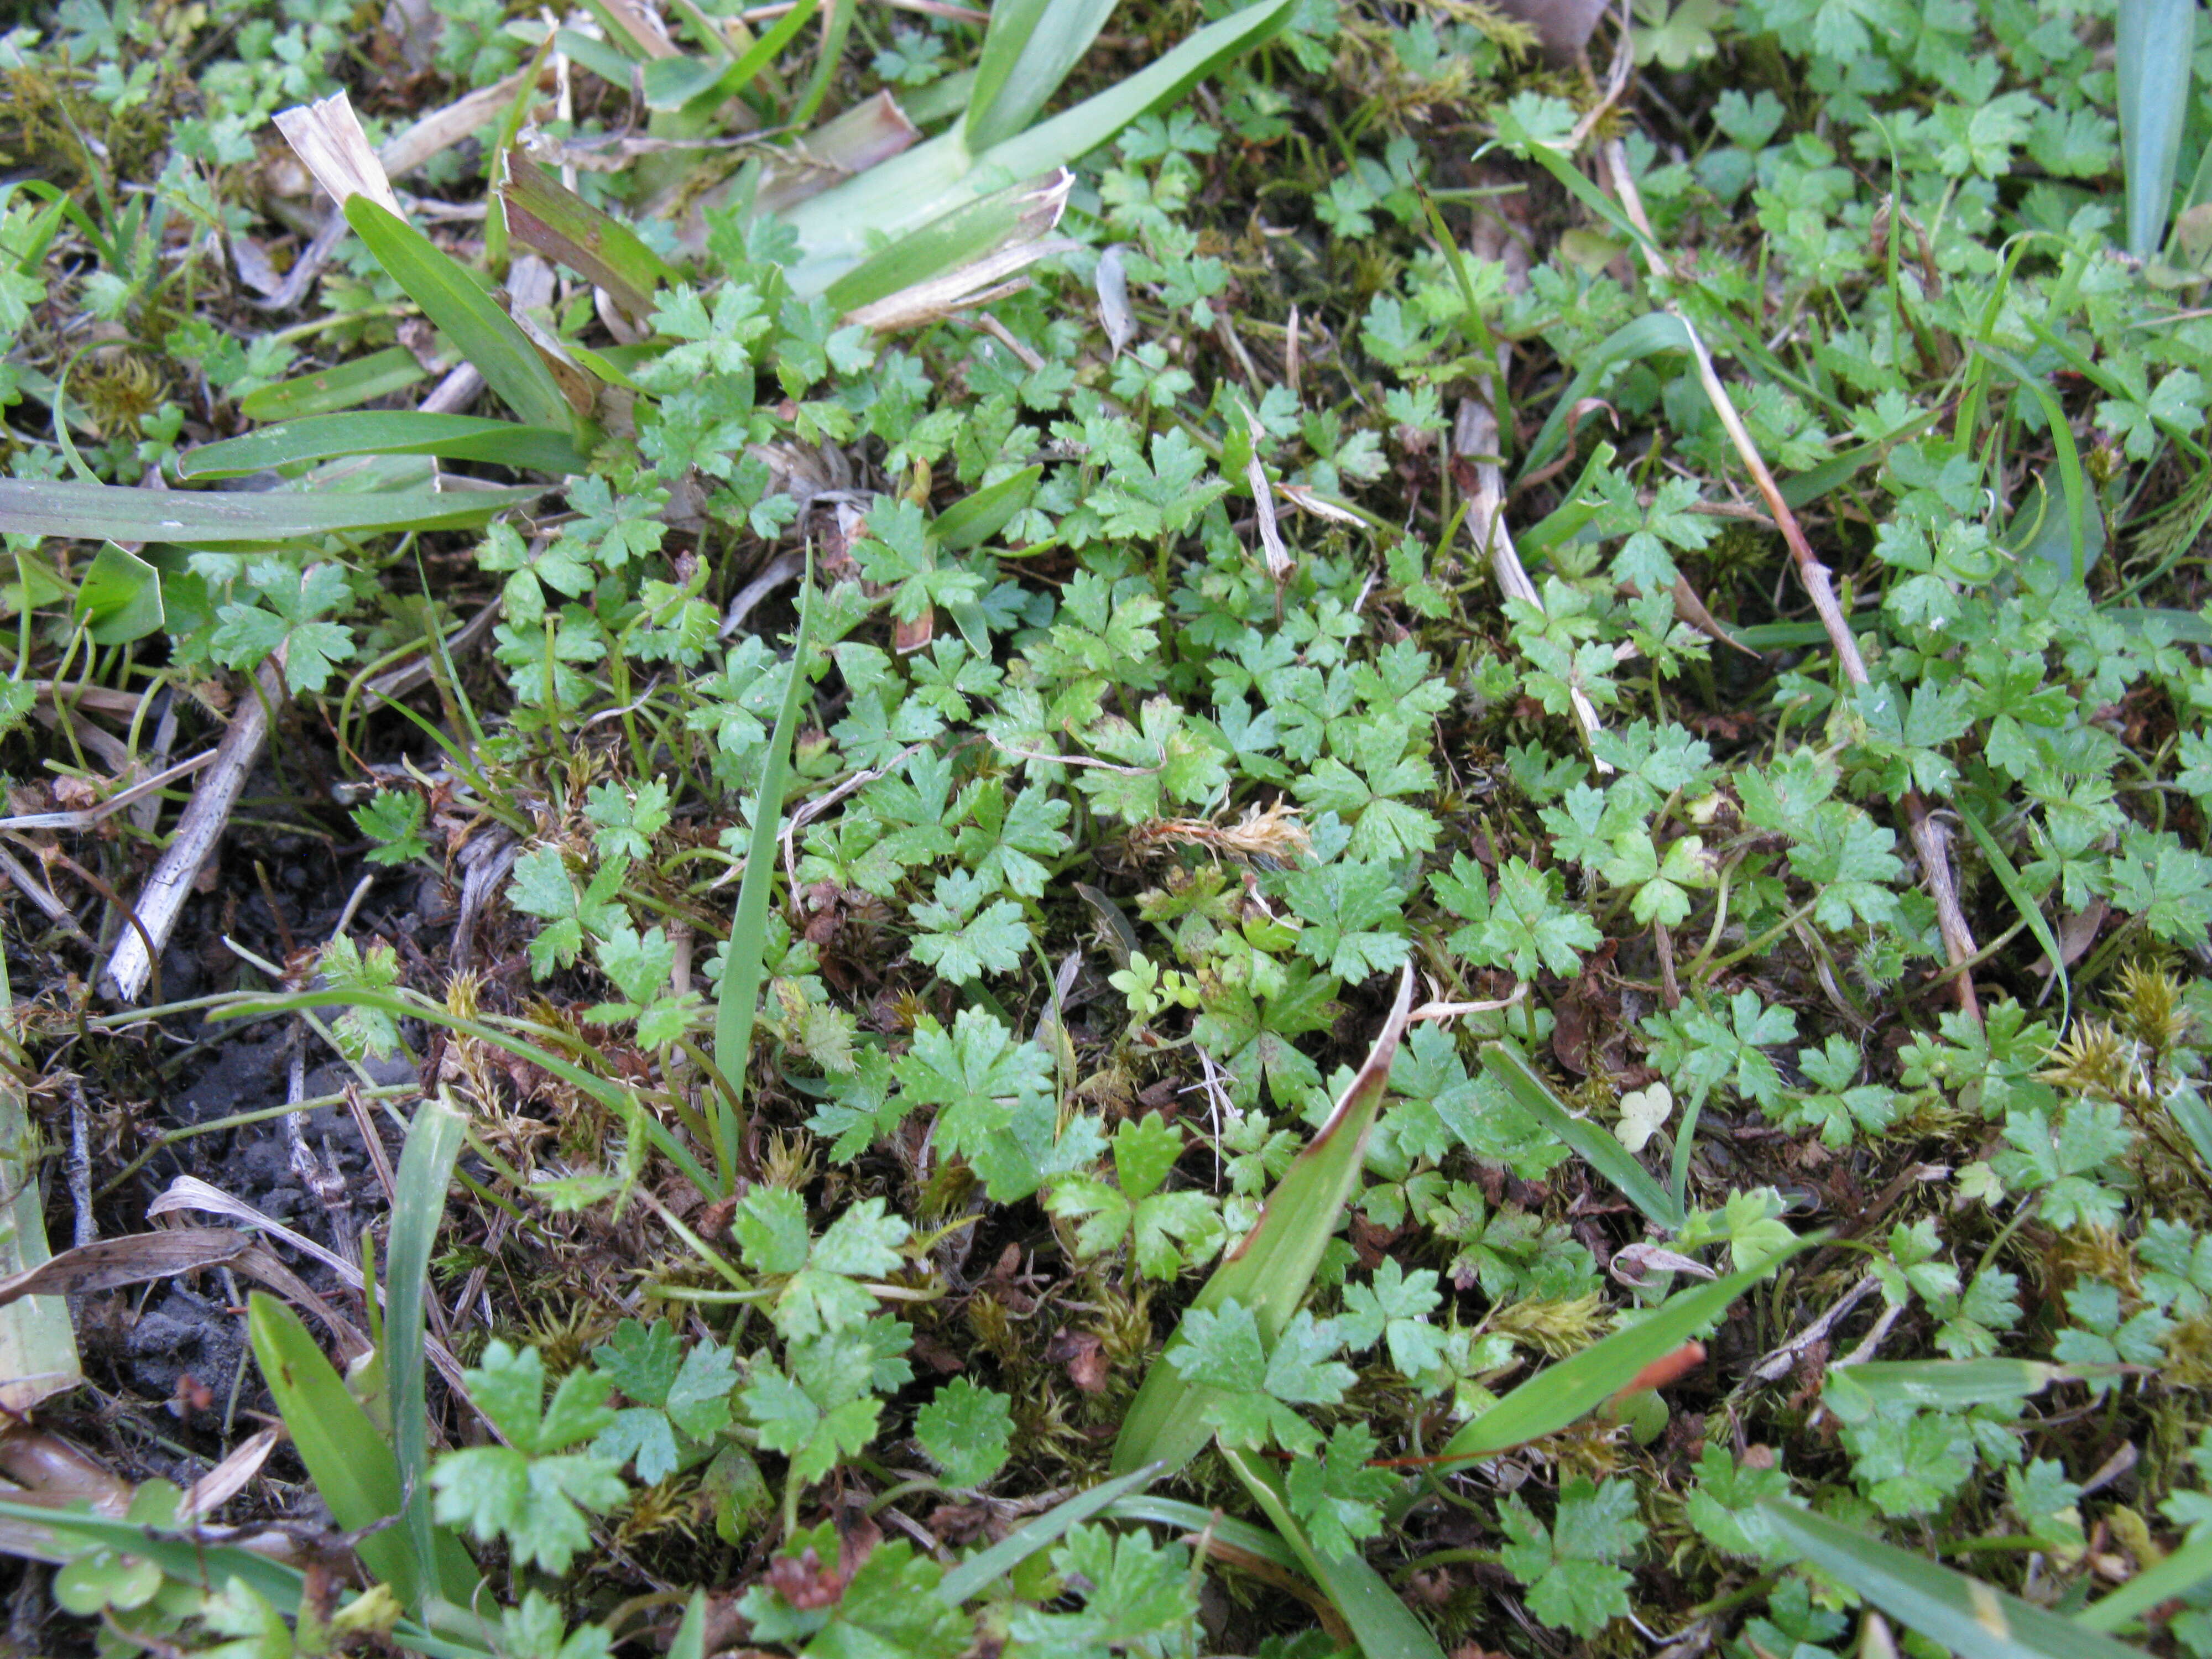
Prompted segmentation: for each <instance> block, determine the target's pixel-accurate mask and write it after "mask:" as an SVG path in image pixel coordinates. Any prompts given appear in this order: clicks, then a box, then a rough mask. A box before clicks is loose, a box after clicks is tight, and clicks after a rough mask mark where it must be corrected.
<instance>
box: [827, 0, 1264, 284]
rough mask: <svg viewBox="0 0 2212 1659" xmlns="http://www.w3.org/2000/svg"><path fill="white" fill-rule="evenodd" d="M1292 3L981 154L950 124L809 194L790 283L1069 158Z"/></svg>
mask: <svg viewBox="0 0 2212 1659" xmlns="http://www.w3.org/2000/svg"><path fill="white" fill-rule="evenodd" d="M1292 3H1293V0H1266V3H1262V4H1261V5H1256V6H1252V7H1249V8H1248V9H1245V10H1243V11H1240V12H1237V13H1234V14H1233V15H1230V16H1227V17H1224V18H1221V19H1218V21H1214V22H1212V23H1208V24H1207V25H1206V27H1203V28H1201V29H1200V30H1198V31H1197V32H1195V33H1193V34H1192V35H1191V37H1190V38H1189V39H1188V40H1185V41H1184V42H1183V43H1182V45H1181V46H1176V48H1175V49H1174V50H1173V51H1171V52H1168V53H1167V54H1166V55H1164V57H1162V58H1160V60H1159V61H1158V63H1155V64H1151V65H1149V66H1147V67H1146V68H1145V69H1143V70H1139V71H1138V72H1137V73H1136V74H1134V75H1133V76H1129V78H1128V79H1127V80H1126V81H1123V82H1121V83H1120V84H1119V85H1117V86H1115V87H1112V88H1109V89H1107V90H1106V91H1104V92H1102V93H1100V94H1097V96H1095V97H1093V98H1090V99H1087V100H1085V101H1084V102H1082V103H1080V104H1078V105H1077V106H1075V107H1074V108H1073V109H1071V110H1068V111H1066V112H1063V113H1061V114H1059V115H1056V116H1054V117H1053V118H1051V119H1050V120H1048V121H1045V122H1042V123H1041V124H1040V125H1036V126H1035V127H1032V128H1030V131H1027V132H1025V133H1023V134H1021V135H1019V136H1018V137H1013V138H1010V139H1008V140H1006V142H1005V143H1000V144H998V145H995V146H994V147H993V148H992V149H988V150H986V151H983V152H981V154H979V155H971V154H970V152H969V149H968V148H967V145H966V144H965V143H964V142H963V139H962V137H961V135H960V134H959V133H958V132H957V131H955V132H948V133H945V134H943V135H942V136H940V137H936V138H933V139H931V140H930V141H929V142H928V143H926V144H920V145H917V146H915V148H914V149H910V150H908V151H907V152H906V153H905V154H904V155H897V156H894V157H892V158H891V159H890V161H885V162H884V163H883V164H882V165H880V166H878V167H871V168H870V169H868V171H867V172H866V173H861V174H860V175H859V176H858V177H856V178H853V179H847V180H846V181H845V182H844V183H842V184H841V185H836V187H835V188H833V189H830V190H827V191H823V192H822V193H821V194H820V195H818V196H813V197H809V198H808V199H807V200H805V201H804V202H801V203H799V204H798V205H796V206H795V207H793V209H792V210H790V211H789V212H788V213H787V215H786V216H785V217H786V220H787V222H788V223H789V224H790V225H791V226H792V227H793V229H795V230H796V231H797V232H798V233H799V246H801V248H802V249H803V250H804V253H803V255H802V257H801V258H799V261H798V262H797V263H796V264H793V266H792V267H791V269H790V271H789V273H788V275H789V276H790V279H791V284H792V289H793V292H794V293H796V294H797V295H799V297H800V298H801V299H805V298H806V297H807V296H808V295H815V294H819V293H822V292H823V290H825V289H828V288H829V285H830V284H831V283H834V282H836V280H837V279H838V278H839V277H840V276H843V275H844V274H845V273H846V272H847V271H848V270H851V269H852V268H853V267H854V265H856V264H860V261H861V260H862V259H863V258H866V257H867V256H868V254H869V253H870V252H872V246H873V239H874V238H875V237H876V236H877V235H878V234H880V235H882V236H883V237H884V238H886V239H888V240H892V241H896V240H897V239H899V238H900V237H902V236H904V235H905V234H908V232H910V231H913V230H916V229H919V228H921V226H923V225H926V224H928V223H930V222H932V221H933V220H936V219H939V218H942V217H943V216H945V215H946V214H948V213H950V212H952V211H953V210H955V209H957V208H962V207H965V206H966V205H967V204H969V203H970V202H973V201H976V200H978V199H980V198H981V197H985V196H988V195H990V194H992V193H993V192H994V191H1000V190H1003V189H1004V188H1005V187H1006V183H1007V181H1008V180H1009V179H1035V178H1039V177H1042V175H1044V174H1046V173H1054V172H1056V171H1057V170H1058V169H1060V168H1061V167H1067V166H1070V165H1072V164H1073V162H1075V161H1078V160H1079V159H1080V158H1081V157H1083V156H1085V155H1089V154H1090V153H1091V151H1092V150H1094V149H1097V148H1099V146H1101V145H1102V144H1105V143H1109V142H1111V141H1112V140H1113V138H1114V137H1115V135H1117V134H1118V133H1120V131H1121V129H1122V128H1124V127H1126V126H1127V125H1129V123H1130V122H1132V121H1134V120H1136V119H1137V118H1139V116H1142V115H1146V114H1148V113H1150V112H1152V111H1153V110H1155V109H1158V108H1159V107H1161V106H1164V105H1166V104H1170V103H1173V102H1174V101H1175V100H1176V99H1178V98H1180V97H1182V95H1183V94H1185V93H1186V92H1188V91H1189V90H1190V88H1192V87H1194V86H1195V85H1196V84H1197V83H1198V82H1200V81H1201V80H1203V79H1205V78H1206V76H1208V75H1211V74H1212V73H1213V71H1214V70H1217V69H1218V68H1219V67H1220V66H1221V65H1222V64H1225V63H1228V62H1229V61H1231V59H1233V58H1237V57H1238V56H1240V55H1241V54H1242V53H1243V52H1249V50H1250V49H1251V48H1252V47H1254V46H1258V45H1259V44H1260V43H1261V41H1263V40H1267V39H1268V38H1269V37H1270V36H1271V35H1273V34H1274V33H1276V32H1277V31H1278V30H1279V29H1280V28H1281V27H1283V25H1284V23H1285V21H1288V19H1289V17H1290V13H1291V5H1292Z"/></svg>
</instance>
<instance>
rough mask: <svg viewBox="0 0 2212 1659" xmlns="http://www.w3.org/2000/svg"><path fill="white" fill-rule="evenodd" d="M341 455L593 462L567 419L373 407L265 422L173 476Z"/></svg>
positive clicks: (564, 470)
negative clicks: (554, 423) (535, 420)
mask: <svg viewBox="0 0 2212 1659" xmlns="http://www.w3.org/2000/svg"><path fill="white" fill-rule="evenodd" d="M339 455H438V456H442V457H444V458H445V459H447V460H455V461H488V462H489V463H491V464H492V465H495V466H511V467H514V468H516V469H517V470H518V471H530V472H552V473H556V474H560V475H562V476H566V475H567V474H568V473H571V472H581V471H584V470H585V469H586V467H588V466H589V465H591V461H590V458H589V457H587V456H586V455H584V454H583V453H581V452H580V451H579V450H578V449H577V447H576V444H575V441H574V439H573V438H572V437H570V436H569V435H568V429H567V427H566V425H565V423H564V424H563V425H562V426H560V427H542V426H517V425H516V424H515V423H514V422H513V421H488V420H485V419H483V417H482V416H475V415H435V414H424V413H422V412H420V411H418V410H372V411H371V412H369V413H368V414H363V415H311V416H307V417H306V418H304V419H301V420H297V421H284V422H279V423H278V424H276V425H275V426H264V427H263V428H261V429H260V430H259V431H258V432H249V433H247V434H246V435H245V436H244V437H242V438H226V439H224V440H223V441H222V442H221V443H213V444H202V445H201V446H200V447H198V448H197V449H194V450H189V451H187V452H186V453H185V455H184V456H183V457H182V459H179V461H178V463H177V476H178V477H180V478H242V477H246V475H247V474H249V473H253V472H259V471H264V470H265V469H267V468H270V467H280V466H289V465H293V464H294V463H295V462H299V461H325V460H329V459H332V458H333V457H335V456H339Z"/></svg>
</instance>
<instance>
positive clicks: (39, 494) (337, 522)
mask: <svg viewBox="0 0 2212 1659" xmlns="http://www.w3.org/2000/svg"><path fill="white" fill-rule="evenodd" d="M544 493H545V492H544V490H542V489H471V490H463V491H444V492H441V491H439V490H435V489H392V490H383V491H379V492H375V493H372V494H369V495H303V494H301V493H299V492H297V491H293V490H270V491H268V492H266V493H264V494H260V495H246V494H244V493H242V492H234V491H230V490H225V491H222V492H221V493H219V494H206V495H187V494H185V492H184V491H182V490H175V489H133V488H131V487H130V486H127V485H124V484H88V483H77V482H76V480H74V479H69V478H0V530H12V531H14V532H16V533H17V534H19V535H24V536H42V537H52V538H57V539H58V540H63V541H82V542H98V541H110V542H181V543H184V544H186V545H189V546H194V547H269V546H272V545H274V544H276V543H278V542H301V541H310V540H313V539H314V538H318V537H322V536H339V535H356V536H364V535H369V534H372V533H375V532H385V531H405V530H471V529H474V528H475V527H477V526H479V525H482V524H483V523H485V522H486V521H487V520H489V519H490V518H491V517H492V516H493V515H494V514H495V513H501V512H503V511H505V510H506V509H507V508H508V507H520V506H521V505H522V503H523V502H525V501H536V500H537V499H538V497H539V496H540V495H544Z"/></svg>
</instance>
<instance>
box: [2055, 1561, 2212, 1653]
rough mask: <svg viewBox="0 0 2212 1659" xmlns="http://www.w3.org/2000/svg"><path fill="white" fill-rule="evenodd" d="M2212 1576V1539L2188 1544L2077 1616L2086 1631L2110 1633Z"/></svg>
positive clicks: (2077, 1620)
mask: <svg viewBox="0 0 2212 1659" xmlns="http://www.w3.org/2000/svg"><path fill="white" fill-rule="evenodd" d="M2207 1578H2212V1538H2199V1539H2197V1541H2195V1542H2194V1543H2189V1544H2184V1545H2183V1546H2182V1547H2180V1548H2179V1549H2178V1550H2176V1551H2174V1553H2172V1554H2171V1555H2169V1556H2167V1557H2166V1559H2165V1560H2163V1561H2160V1562H2157V1563H2155V1564H2154V1565H2151V1566H2148V1567H2145V1568H2144V1569H2143V1570H2142V1571H2141V1572H2139V1573H2137V1574H2136V1576H2135V1577H2132V1578H2130V1579H2129V1580H2128V1582H2127V1583H2124V1584H2123V1585H2121V1586H2120V1587H2119V1589H2116V1590H2114V1591H2113V1592H2112V1594H2111V1595H2107V1596H2106V1597H2105V1598H2104V1599H2103V1600H2102V1601H2094V1602H2092V1603H2091V1604H2090V1605H2089V1606H2087V1607H2084V1608H2082V1609H2081V1612H2079V1613H2075V1615H2074V1622H2075V1624H2077V1625H2079V1626H2081V1628H2082V1629H2084V1630H2095V1631H2104V1632H2112V1631H2116V1630H2118V1629H2119V1628H2120V1627H2121V1626H2124V1625H2126V1624H2129V1623H2131V1622H2132V1621H2133V1620H2136V1619H2137V1618H2140V1617H2141V1616H2142V1614H2144V1613H2148V1612H2149V1611H2150V1610H2151V1609H2152V1608H2153V1607H2156V1606H2157V1605H2158V1604H2159V1603H2160V1602H2161V1601H2172V1599H2173V1598H2174V1597H2175V1596H2177V1595H2181V1594H2183V1593H2184V1592H2185V1591H2188V1590H2192V1589H2196V1588H2197V1585H2199V1584H2201V1583H2203V1582H2204V1581H2205V1580H2206V1579H2207Z"/></svg>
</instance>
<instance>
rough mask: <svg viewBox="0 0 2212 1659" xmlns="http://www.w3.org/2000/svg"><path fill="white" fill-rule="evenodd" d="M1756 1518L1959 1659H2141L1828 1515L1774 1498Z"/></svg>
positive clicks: (2107, 1640)
mask: <svg viewBox="0 0 2212 1659" xmlns="http://www.w3.org/2000/svg"><path fill="white" fill-rule="evenodd" d="M1759 1514H1760V1515H1761V1516H1763V1517H1765V1522H1766V1524H1767V1525H1768V1526H1769V1527H1770V1528H1772V1529H1773V1531H1774V1533H1775V1534H1777V1536H1778V1537H1779V1538H1780V1539H1781V1540H1782V1541H1783V1542H1784V1543H1786V1544H1788V1545H1789V1546H1790V1547H1791V1548H1792V1549H1794V1550H1796V1552H1797V1554H1798V1558H1799V1559H1800V1560H1802V1561H1803V1562H1804V1563H1805V1564H1806V1565H1809V1566H1814V1567H1817V1568H1819V1569H1820V1571H1822V1572H1823V1573H1826V1575H1827V1576H1828V1577H1831V1578H1832V1579H1834V1580H1836V1581H1837V1583H1841V1584H1844V1585H1847V1586H1849V1587H1850V1589H1855V1590H1857V1592H1858V1593H1859V1594H1860V1595H1863V1596H1864V1597H1865V1598H1866V1599H1867V1600H1868V1601H1871V1602H1872V1603H1874V1605H1875V1607H1880V1608H1881V1610H1882V1611H1883V1612H1884V1613H1887V1614H1888V1615H1889V1616H1890V1617H1891V1618H1893V1619H1894V1620H1897V1621H1898V1622H1899V1624H1901V1625H1906V1626H1911V1628H1912V1629H1914V1630H1916V1631H1917V1632H1920V1634H1921V1635H1923V1636H1924V1637H1926V1638H1928V1639H1929V1641H1931V1642H1934V1643H1936V1644H1939V1645H1941V1646H1943V1647H1947V1648H1949V1649H1950V1650H1952V1651H1953V1652H1954V1653H1956V1654H1958V1655H1959V1656H1960V1659H2140V1656H2139V1655H2138V1654H2137V1652H2136V1650H2135V1649H2133V1648H2130V1647H2129V1646H2127V1645H2126V1644H2124V1643H2121V1642H2116V1641H2114V1640H2113V1639H2112V1638H2111V1637H2109V1636H2106V1635H2104V1634H2103V1633H2101V1632H2098V1631H2094V1630H2089V1629H2085V1628H2084V1627H2083V1626H2081V1625H2079V1624H2077V1623H2075V1621H2074V1620H2069V1619H2062V1618H2060V1617H2059V1616H2058V1615H2057V1613H2046V1612H2045V1611H2044V1610H2043V1609H2042V1608H2041V1607H2034V1606H2033V1605H2031V1604H2030V1603H2028V1602H2026V1601H2021V1599H2020V1598H2019V1597H2018V1596H2016V1595H2007V1594H2006V1593H2005V1592H2004V1591H2002V1590H2001V1589H1996V1588H1995V1587H1994V1586H1992V1585H1989V1584H1984V1583H1982V1582H1981V1581H1980V1580H1979V1579H1976V1578H1969V1577H1966V1575H1965V1574H1964V1573H1960V1572H1954V1571H1951V1569H1950V1568H1948V1567H1946V1566H1943V1565H1940V1564H1938V1563H1936V1562H1934V1561H1929V1560H1927V1559H1924V1558H1923V1557H1921V1556H1917V1555H1914V1554H1912V1553H1910V1552H1909V1551H1905V1550H1901V1549H1899V1548H1898V1547H1896V1546H1894V1545H1893V1544H1883V1543H1878V1542H1876V1541H1875V1540H1874V1539H1871V1538H1869V1537H1867V1536H1866V1535H1865V1534H1863V1533H1857V1532H1854V1531H1852V1530H1851V1529H1850V1528H1849V1527H1846V1526H1842V1525H1839V1524H1838V1522H1833V1521H1831V1520H1829V1519H1828V1518H1827V1517H1826V1516H1820V1515H1814V1513H1812V1512H1811V1511H1810V1510H1800V1509H1792V1508H1790V1506H1789V1505H1788V1504H1778V1503H1775V1502H1773V1501H1771V1500H1767V1501H1764V1502H1762V1503H1761V1504H1759Z"/></svg>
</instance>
